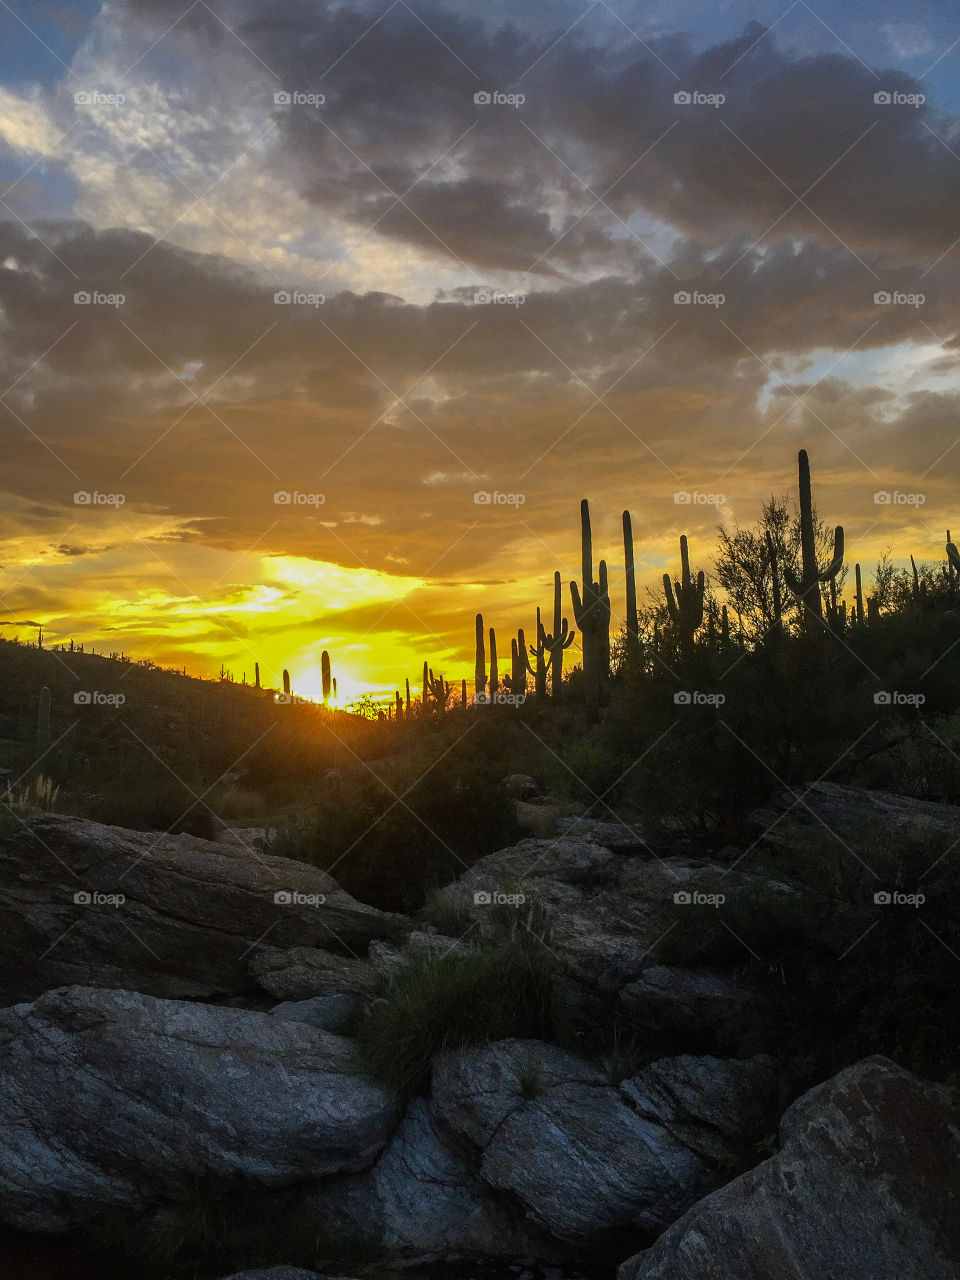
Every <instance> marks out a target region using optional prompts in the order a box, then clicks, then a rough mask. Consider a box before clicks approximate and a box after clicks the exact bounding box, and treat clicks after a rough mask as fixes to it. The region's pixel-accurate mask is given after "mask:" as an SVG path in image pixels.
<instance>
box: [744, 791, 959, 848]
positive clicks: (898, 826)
mask: <svg viewBox="0 0 960 1280" xmlns="http://www.w3.org/2000/svg"><path fill="white" fill-rule="evenodd" d="M751 822H752V823H753V824H754V825H755V826H756V827H757V828H759V830H760V833H761V840H762V842H763V843H764V844H765V845H767V846H769V847H771V848H784V849H788V850H791V851H796V850H797V849H798V848H804V847H806V846H811V845H813V846H822V844H823V842H824V840H825V839H826V840H827V841H830V840H831V839H832V837H831V835H830V833H831V832H833V833H834V836H835V837H837V839H835V840H834V841H833V843H834V844H835V847H836V848H837V849H841V848H842V847H843V846H844V845H846V846H847V847H849V848H851V849H854V850H855V851H856V852H857V853H860V854H862V855H868V854H869V853H870V852H871V851H872V850H873V849H874V847H875V845H876V840H877V836H878V834H879V833H883V834H884V835H887V836H893V837H895V838H896V839H898V840H904V839H907V840H910V839H914V840H922V841H923V842H924V844H925V845H927V846H928V847H929V848H930V849H932V850H935V851H938V852H943V851H944V850H946V849H947V848H948V847H951V848H952V846H953V842H954V840H956V837H957V831H958V830H960V808H958V807H957V806H956V805H950V804H939V803H938V802H936V801H933V800H917V799H915V798H914V797H913V796H900V795H895V794H894V793H893V792H890V791H869V790H866V789H864V788H862V787H844V786H841V785H840V784H839V783H836V782H814V783H811V784H806V783H804V784H802V785H798V786H797V787H796V788H795V789H794V790H785V791H780V792H777V793H776V794H775V795H774V796H773V797H772V798H771V799H770V800H769V801H768V802H767V803H766V804H765V805H763V806H762V808H760V809H757V810H756V811H755V812H754V813H753V814H751Z"/></svg>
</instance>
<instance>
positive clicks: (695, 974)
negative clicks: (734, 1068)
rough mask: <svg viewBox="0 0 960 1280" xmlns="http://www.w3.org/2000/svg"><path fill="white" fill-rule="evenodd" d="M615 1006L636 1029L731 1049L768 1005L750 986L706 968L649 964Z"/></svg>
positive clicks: (761, 1015) (629, 985) (753, 1025)
mask: <svg viewBox="0 0 960 1280" xmlns="http://www.w3.org/2000/svg"><path fill="white" fill-rule="evenodd" d="M620 1006H621V1008H622V1009H623V1011H624V1013H625V1015H626V1017H627V1020H628V1021H629V1023H630V1024H631V1025H632V1026H633V1027H635V1028H637V1029H638V1030H640V1031H644V1032H652V1033H654V1034H656V1035H658V1036H660V1037H663V1036H664V1035H667V1036H671V1037H673V1038H674V1039H676V1040H677V1041H683V1043H684V1044H685V1045H687V1046H688V1047H689V1046H693V1045H696V1046H698V1047H706V1046H709V1047H710V1048H717V1049H726V1050H727V1051H733V1050H735V1049H736V1047H737V1046H738V1045H739V1044H740V1043H741V1042H742V1040H743V1038H744V1037H745V1036H746V1035H747V1034H748V1033H749V1032H751V1031H752V1030H754V1029H755V1028H756V1027H757V1026H758V1024H759V1023H760V1021H761V1020H762V1019H763V1018H764V1017H765V1016H766V1015H767V1013H768V1011H769V1006H770V1001H769V1000H767V999H765V998H762V997H761V995H760V993H759V992H758V991H757V990H756V989H755V988H754V987H752V986H746V985H745V984H743V983H741V982H738V981H735V980H734V979H733V978H731V977H729V976H727V975H726V974H723V973H719V972H717V971H715V970H712V969H678V968H673V967H670V966H667V965H659V964H657V965H650V966H648V967H647V968H646V969H644V970H643V971H642V972H641V974H640V976H639V977H638V978H636V979H635V980H634V981H633V982H628V983H627V985H626V986H625V987H624V988H623V990H622V991H621V992H620Z"/></svg>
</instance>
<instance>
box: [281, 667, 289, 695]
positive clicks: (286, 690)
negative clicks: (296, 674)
mask: <svg viewBox="0 0 960 1280" xmlns="http://www.w3.org/2000/svg"><path fill="white" fill-rule="evenodd" d="M283 692H284V693H285V694H286V695H287V697H288V698H289V697H290V672H289V671H288V670H287V669H286V667H284V669H283Z"/></svg>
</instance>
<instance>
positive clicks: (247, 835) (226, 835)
mask: <svg viewBox="0 0 960 1280" xmlns="http://www.w3.org/2000/svg"><path fill="white" fill-rule="evenodd" d="M267 836H268V832H267V828H266V827H222V828H221V829H220V830H219V831H218V832H217V833H216V835H215V836H214V837H213V838H214V840H215V841H216V842H217V844H223V845H227V846H228V848H233V849H236V850H237V851H238V852H242V853H249V854H250V855H251V856H253V857H263V854H262V853H261V852H260V848H261V841H263V840H266V839H267Z"/></svg>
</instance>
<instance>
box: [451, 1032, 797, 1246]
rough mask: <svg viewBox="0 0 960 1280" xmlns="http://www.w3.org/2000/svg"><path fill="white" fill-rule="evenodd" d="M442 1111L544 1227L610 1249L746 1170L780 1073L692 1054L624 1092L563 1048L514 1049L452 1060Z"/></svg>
mask: <svg viewBox="0 0 960 1280" xmlns="http://www.w3.org/2000/svg"><path fill="white" fill-rule="evenodd" d="M432 1105H433V1110H434V1114H435V1115H436V1117H437V1119H438V1120H439V1121H440V1122H441V1123H442V1124H444V1125H445V1126H446V1127H447V1128H449V1129H450V1130H452V1131H453V1132H455V1133H458V1134H459V1135H461V1136H462V1137H464V1138H466V1139H469V1140H470V1141H471V1142H472V1143H474V1144H475V1145H477V1146H478V1147H480V1148H481V1150H482V1156H481V1160H480V1171H481V1174H482V1176H483V1178H484V1180H485V1181H486V1182H488V1183H490V1184H491V1185H492V1186H494V1187H497V1188H498V1189H500V1190H502V1191H509V1192H512V1193H513V1194H514V1195H515V1196H516V1197H517V1198H518V1199H519V1200H520V1201H521V1203H522V1204H523V1205H524V1207H525V1209H526V1211H527V1214H528V1216H529V1217H530V1220H531V1221H532V1222H533V1223H534V1225H536V1226H537V1227H539V1228H541V1229H544V1230H546V1231H548V1232H549V1233H550V1234H551V1235H553V1236H555V1237H557V1238H559V1239H561V1240H566V1241H570V1242H571V1243H573V1244H580V1245H584V1244H587V1243H594V1244H597V1245H601V1246H603V1247H609V1246H611V1245H612V1244H613V1243H614V1242H619V1241H621V1240H626V1239H629V1238H630V1233H631V1232H632V1233H634V1238H635V1233H636V1232H637V1231H638V1230H640V1231H645V1232H656V1231H659V1230H662V1229H663V1227H664V1226H666V1225H667V1224H668V1223H670V1222H673V1221H674V1220H675V1219H676V1218H677V1217H678V1215H679V1214H681V1213H683V1212H684V1211H685V1210H686V1209H687V1208H689V1207H690V1206H691V1205H692V1204H693V1203H694V1202H695V1201H696V1200H697V1199H698V1198H699V1196H701V1195H702V1194H704V1192H705V1191H706V1190H708V1189H710V1188H711V1187H715V1186H717V1185H719V1184H720V1183H721V1182H722V1181H724V1180H725V1179H726V1178H728V1177H729V1176H730V1174H731V1171H732V1170H733V1169H736V1168H738V1167H740V1168H742V1167H743V1166H744V1164H745V1163H746V1161H747V1158H748V1157H747V1152H748V1151H749V1150H750V1148H751V1146H752V1144H753V1142H755V1141H756V1139H757V1138H758V1137H759V1136H760V1135H761V1133H763V1132H764V1130H765V1129H769V1128H770V1127H772V1125H773V1123H774V1118H775V1116H776V1114H777V1107H776V1077H775V1073H774V1071H773V1066H772V1062H771V1061H770V1059H767V1058H761V1057H758V1058H754V1059H750V1060H748V1061H744V1062H728V1061H723V1060H719V1059H716V1058H693V1057H690V1056H688V1055H684V1056H681V1057H677V1058H668V1059H662V1060H660V1061H658V1062H655V1063H652V1064H651V1065H650V1066H649V1067H647V1068H646V1069H645V1070H644V1071H642V1072H641V1073H640V1074H639V1075H638V1076H636V1077H634V1078H632V1079H630V1080H626V1081H624V1082H623V1083H622V1084H621V1085H620V1087H619V1088H615V1087H613V1086H611V1085H608V1084H605V1083H604V1082H603V1080H602V1077H600V1076H599V1075H598V1073H597V1072H596V1071H595V1070H594V1069H593V1068H592V1067H591V1066H590V1065H589V1064H588V1063H584V1062H581V1061H579V1060H578V1059H576V1058H573V1057H572V1056H571V1055H569V1054H565V1053H562V1052H561V1051H560V1050H557V1049H554V1048H552V1047H551V1046H547V1045H540V1044H538V1043H537V1042H535V1041H504V1042H500V1043H498V1044H495V1045H491V1046H489V1047H487V1048H484V1049H471V1050H465V1051H463V1052H462V1053H459V1054H450V1055H447V1056H445V1057H443V1058H441V1059H440V1060H439V1061H438V1063H437V1065H436V1068H435V1073H434V1085H433V1104H432Z"/></svg>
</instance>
